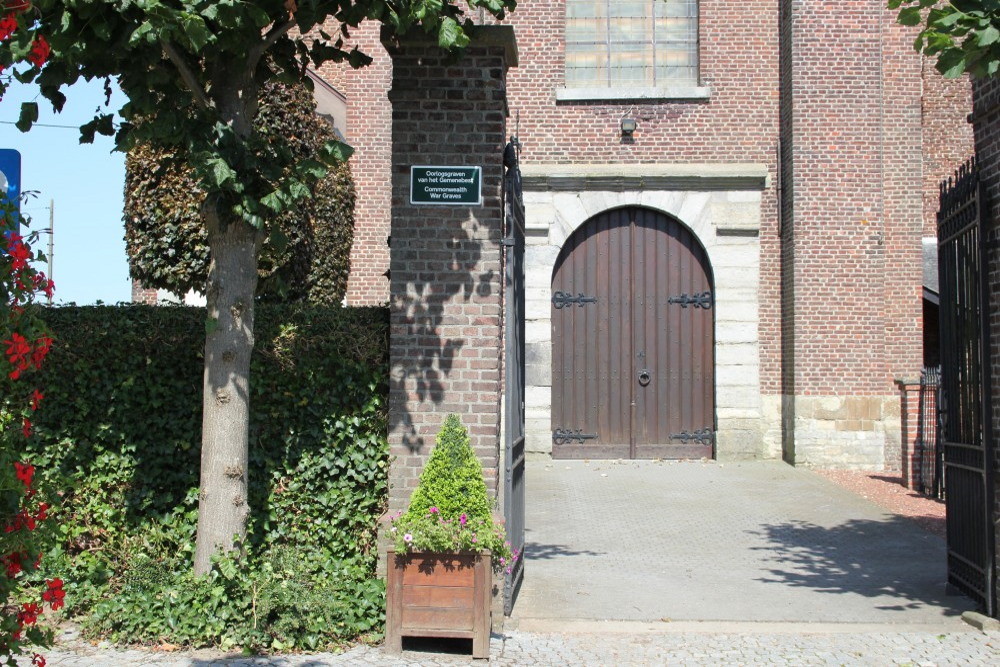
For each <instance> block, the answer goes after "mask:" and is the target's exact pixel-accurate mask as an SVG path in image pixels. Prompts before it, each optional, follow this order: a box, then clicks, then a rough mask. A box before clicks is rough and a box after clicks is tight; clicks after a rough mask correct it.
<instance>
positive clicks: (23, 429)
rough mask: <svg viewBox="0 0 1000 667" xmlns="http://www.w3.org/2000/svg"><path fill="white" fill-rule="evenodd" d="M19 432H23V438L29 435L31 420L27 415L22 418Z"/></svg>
mask: <svg viewBox="0 0 1000 667" xmlns="http://www.w3.org/2000/svg"><path fill="white" fill-rule="evenodd" d="M21 433H23V434H24V437H25V438H30V437H31V420H30V419H28V418H27V417H25V418H24V423H23V424H21Z"/></svg>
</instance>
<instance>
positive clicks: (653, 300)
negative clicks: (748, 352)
mask: <svg viewBox="0 0 1000 667" xmlns="http://www.w3.org/2000/svg"><path fill="white" fill-rule="evenodd" d="M713 307H714V298H713V281H712V270H711V267H710V266H709V262H708V256H707V255H706V253H705V250H704V248H702V247H701V244H700V243H698V241H697V239H695V238H694V235H693V234H691V232H690V231H689V230H688V229H687V227H685V226H684V225H682V224H681V223H679V222H678V221H676V220H674V219H673V218H670V217H668V216H666V215H664V214H662V213H659V212H656V211H651V210H649V209H643V208H634V207H633V208H623V209H616V210H613V211H608V212H605V213H602V214H600V215H598V216H595V217H594V218H591V219H590V220H588V221H587V222H586V223H584V224H583V226H581V227H580V229H578V230H577V231H576V232H575V233H574V234H573V235H572V236H571V237H570V238H569V240H568V241H567V242H566V245H565V246H564V247H563V249H562V251H561V252H560V254H559V258H558V259H557V261H556V266H555V270H554V273H553V279H552V440H553V445H552V455H553V457H555V458H661V457H662V458H701V457H711V456H713V453H714V442H715V358H714V347H715V345H714V340H715V337H714V326H713V322H714V318H713V313H714V308H713Z"/></svg>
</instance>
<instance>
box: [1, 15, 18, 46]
mask: <svg viewBox="0 0 1000 667" xmlns="http://www.w3.org/2000/svg"><path fill="white" fill-rule="evenodd" d="M15 30H17V19H15V18H14V14H13V13H10V14H7V16H5V17H3V18H2V19H0V42H2V41H3V40H5V39H7V38H8V37H10V36H11V35H13V34H14V31H15Z"/></svg>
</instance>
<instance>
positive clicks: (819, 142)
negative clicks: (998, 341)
mask: <svg viewBox="0 0 1000 667" xmlns="http://www.w3.org/2000/svg"><path fill="white" fill-rule="evenodd" d="M884 4H885V3H884V2H883V1H882V0H859V1H857V2H850V3H844V2H827V1H825V0H794V1H793V0H744V1H741V2H734V1H732V0H701V1H700V2H698V1H696V0H645V1H639V2H617V1H614V0H588V1H584V0H534V1H531V2H522V3H520V5H519V7H518V8H517V10H516V11H515V12H514V13H513V14H512V15H511V16H510V18H509V19H508V21H506V23H508V24H509V25H511V26H513V27H514V31H515V35H516V41H517V49H518V66H517V67H515V68H513V69H511V70H510V72H509V73H508V75H507V82H506V85H507V91H506V92H507V98H508V107H509V113H510V115H509V118H508V134H511V135H512V134H516V135H517V137H518V139H519V140H520V142H521V145H522V153H521V165H522V171H523V174H524V184H525V199H526V202H527V207H528V213H527V216H528V221H527V235H528V293H527V299H528V308H527V318H528V321H527V334H526V336H527V339H526V340H527V342H526V345H527V351H528V353H527V366H528V369H527V371H528V372H527V376H528V377H527V385H528V387H527V404H528V415H527V421H528V448H529V450H530V451H536V452H542V453H553V454H555V453H556V452H557V451H558V448H557V447H556V445H554V444H553V439H552V437H551V433H552V431H553V429H554V428H555V427H556V424H554V421H556V417H554V416H553V415H554V414H557V412H558V409H559V408H558V407H556V406H554V405H553V400H554V399H553V396H554V394H556V393H557V392H558V390H557V389H554V387H555V386H556V385H557V384H558V382H559V381H560V380H559V379H558V377H556V378H555V379H554V377H553V376H554V375H555V376H559V374H560V369H559V363H560V362H559V361H558V359H561V358H562V357H560V356H559V355H560V354H561V353H560V351H559V350H558V349H556V350H555V352H553V347H554V345H556V344H555V343H554V342H553V331H554V330H555V328H556V323H555V320H554V319H553V318H555V317H557V316H561V315H560V314H559V313H557V311H556V310H553V306H552V305H551V304H552V296H553V288H552V280H553V276H554V275H555V272H556V268H557V266H558V265H559V263H560V262H561V261H562V259H561V258H562V256H563V255H565V254H566V253H567V252H568V251H567V250H566V248H567V247H569V246H570V245H574V244H584V243H585V242H586V239H585V238H582V237H581V234H582V233H583V232H582V231H581V230H584V229H585V228H587V225H588V224H590V222H591V221H593V220H595V219H596V218H598V217H600V216H602V215H605V214H607V213H608V212H609V211H616V210H629V211H633V210H649V211H654V212H656V214H657V215H660V216H663V217H664V219H669V220H671V221H676V222H679V223H680V225H681V227H682V229H683V230H685V233H686V234H690V235H691V237H692V238H693V239H694V243H695V245H698V246H700V247H701V248H702V249H703V250H704V253H705V255H706V257H707V258H708V261H709V262H710V264H711V270H710V272H709V274H710V275H711V276H712V280H713V281H714V287H713V289H714V293H713V299H714V303H713V310H714V312H713V318H714V319H713V320H712V321H713V322H714V330H713V331H712V332H711V334H712V337H711V343H712V355H711V356H712V363H713V364H714V366H713V373H714V375H713V378H712V382H713V386H714V390H713V391H714V394H713V395H712V396H711V397H710V399H711V401H712V402H713V410H714V423H712V424H706V427H710V428H711V430H712V431H713V438H714V440H713V443H714V447H715V455H716V456H717V457H718V458H720V459H734V458H782V457H783V458H785V459H786V460H789V461H793V462H795V463H798V464H804V465H815V466H831V467H838V466H839V467H857V468H868V469H878V468H882V467H885V468H887V469H898V468H899V467H900V464H901V458H902V453H901V450H903V449H905V443H903V442H902V439H903V437H904V436H903V434H904V433H905V432H906V430H905V429H904V428H903V427H904V424H903V422H904V420H905V418H906V415H905V414H901V411H900V395H899V389H898V385H897V381H898V380H901V379H908V378H913V377H917V376H919V373H920V370H921V366H922V360H923V303H922V294H923V284H922V265H923V259H924V251H923V246H924V243H925V239H927V240H930V239H932V238H933V237H934V236H935V226H934V224H935V223H934V219H935V217H934V216H935V212H936V210H937V193H938V185H937V184H938V182H939V181H940V180H941V179H942V178H945V177H947V176H948V175H949V174H950V173H951V172H952V171H953V170H954V168H955V167H956V166H957V165H958V164H959V163H961V162H962V161H963V160H964V159H965V158H967V157H968V156H969V155H970V154H971V152H972V133H971V129H970V128H969V127H968V125H967V123H966V122H965V117H966V115H967V114H968V113H969V111H970V108H971V98H970V88H969V84H968V82H967V81H965V80H959V81H953V82H948V81H945V80H943V79H942V78H941V77H940V75H939V74H937V73H936V72H935V71H934V69H933V65H932V63H931V62H930V61H928V60H926V59H924V58H923V57H921V56H920V55H918V54H917V53H915V52H914V51H913V48H912V41H913V36H914V35H913V32H912V30H911V29H909V28H904V27H901V26H899V25H897V24H896V22H895V16H894V14H893V12H890V11H888V10H886V9H885V7H884ZM657 35H659V36H657ZM352 38H353V39H355V40H356V41H357V42H358V45H359V46H360V47H361V48H362V50H364V51H365V52H367V53H369V54H371V55H372V56H374V62H373V64H372V65H371V66H370V67H368V68H365V69H362V70H357V71H344V70H337V69H335V68H333V67H330V68H328V69H325V70H323V71H322V72H320V73H319V74H320V76H322V77H323V78H324V79H325V80H326V82H327V83H329V84H330V85H331V86H332V87H333V88H335V89H336V90H337V91H339V92H340V93H341V94H342V95H343V96H344V97H345V98H346V100H347V102H346V103H347V114H346V123H345V125H346V126H345V127H343V128H340V129H341V130H342V131H343V133H344V135H345V136H346V138H347V141H348V142H349V143H350V144H351V145H352V146H353V147H354V148H355V155H354V157H353V158H352V169H353V173H354V177H355V179H356V183H357V188H358V204H357V209H356V214H355V215H356V232H355V245H354V250H353V254H352V273H351V279H350V284H349V292H348V301H349V303H352V304H379V303H385V302H387V301H388V300H389V296H390V295H389V285H390V283H389V279H388V276H387V272H388V269H389V252H390V249H389V245H388V237H389V228H390V209H391V206H392V195H391V189H390V188H389V187H388V184H389V183H390V181H391V177H392V174H391V173H390V172H391V162H392V160H391V151H392V146H391V140H390V137H391V122H392V116H391V107H390V103H389V101H388V98H387V92H388V89H389V87H390V85H391V82H392V72H391V68H392V62H391V59H390V57H389V56H388V55H387V53H386V51H385V49H384V48H383V47H382V45H381V44H380V43H379V40H378V34H377V27H376V26H374V25H373V26H366V27H362V28H361V29H359V30H356V31H354V32H353V33H352ZM456 71H458V70H456ZM443 74H444V75H445V76H447V72H444V73H443ZM440 104H441V113H442V114H447V113H448V112H449V111H451V110H450V109H449V108H448V106H447V102H441V103H440ZM442 117H445V116H442ZM626 121H627V122H626ZM633 124H634V129H632V126H633ZM475 132H476V128H475V127H474V126H472V125H470V124H468V123H462V122H460V120H459V121H457V122H455V123H454V124H453V135H452V136H451V137H449V141H454V142H456V143H457V144H460V143H461V142H462V141H463V140H465V138H467V137H469V136H470V135H474V134H475ZM500 148H501V147H497V149H498V150H499V149H500ZM574 247H575V246H574ZM431 282H433V281H431ZM554 354H555V355H556V358H557V362H556V363H555V366H554V365H553V361H552V360H553V355H554ZM553 368H555V370H553ZM599 372H600V371H599ZM593 428H594V429H596V428H597V427H596V426H595V427H593ZM692 428H693V427H692Z"/></svg>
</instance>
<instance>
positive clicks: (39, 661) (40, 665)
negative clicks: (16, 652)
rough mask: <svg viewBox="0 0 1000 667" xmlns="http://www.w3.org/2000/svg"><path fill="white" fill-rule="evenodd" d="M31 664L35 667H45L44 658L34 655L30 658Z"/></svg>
mask: <svg viewBox="0 0 1000 667" xmlns="http://www.w3.org/2000/svg"><path fill="white" fill-rule="evenodd" d="M31 664H32V665H34V666H35V667H45V658H44V657H43V656H41V655H39V654H38V653H36V654H34V655H33V656H31Z"/></svg>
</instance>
